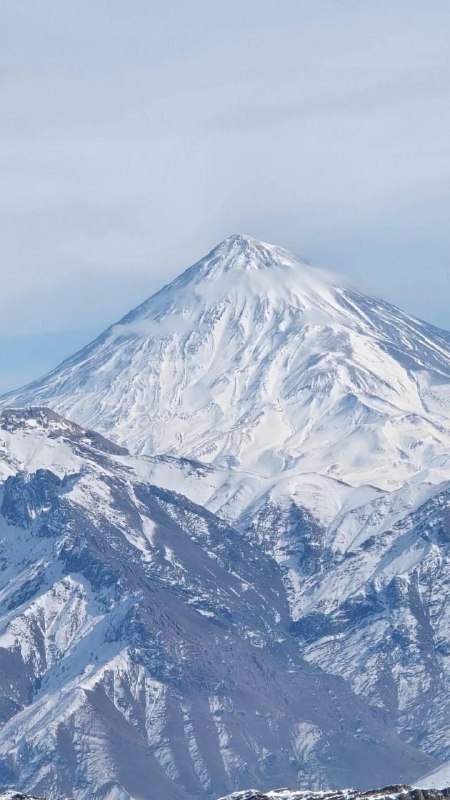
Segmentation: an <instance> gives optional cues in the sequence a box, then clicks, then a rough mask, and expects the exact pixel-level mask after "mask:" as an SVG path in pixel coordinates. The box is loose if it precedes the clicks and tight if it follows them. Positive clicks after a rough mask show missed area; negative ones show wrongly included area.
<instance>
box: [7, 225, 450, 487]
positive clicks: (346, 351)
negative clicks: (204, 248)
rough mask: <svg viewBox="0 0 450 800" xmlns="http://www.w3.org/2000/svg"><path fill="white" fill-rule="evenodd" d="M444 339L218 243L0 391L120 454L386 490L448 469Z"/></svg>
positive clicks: (303, 269) (449, 395)
mask: <svg viewBox="0 0 450 800" xmlns="http://www.w3.org/2000/svg"><path fill="white" fill-rule="evenodd" d="M449 347H450V335H449V334H448V333H446V332H444V331H439V330H437V329H435V328H433V327H431V326H428V325H426V324H424V323H422V322H420V321H418V320H415V319H413V318H410V317H408V316H406V315H405V314H402V312H400V311H399V310H398V309H396V308H394V307H393V306H391V305H389V304H387V303H385V302H383V301H381V300H373V299H371V298H368V297H366V296H364V295H362V294H360V293H358V292H357V291H355V290H354V289H352V288H351V287H349V286H346V285H345V284H343V282H342V281H341V280H339V279H337V278H335V277H334V276H332V275H329V274H328V273H326V272H324V271H322V270H320V269H317V268H314V267H311V266H310V265H308V264H306V263H304V262H302V261H300V260H299V259H298V258H296V257H295V256H293V255H292V254H290V253H288V252H287V251H285V250H283V249H281V248H278V247H274V246H272V245H268V244H264V243H262V242H258V241H257V240H255V239H252V238H250V237H245V236H232V237H230V238H229V239H227V240H225V241H224V242H222V243H221V244H220V245H219V246H218V247H216V248H215V249H214V250H213V251H212V252H211V253H210V254H209V255H207V256H206V257H205V258H204V259H202V260H201V261H199V262H198V263H197V264H195V265H194V266H193V267H191V268H190V269H188V270H187V271H186V272H185V273H183V274H182V275H181V276H180V277H179V278H177V279H176V280H175V281H174V282H173V283H171V284H170V285H169V286H166V287H165V288H164V289H162V290H161V291H160V292H158V293H157V294H155V295H154V296H153V297H151V298H150V299H149V300H147V301H146V302H145V303H143V304H142V305H141V306H139V307H138V308H137V309H135V310H134V311H132V312H131V313H130V314H128V315H127V316H126V317H124V318H123V319H122V320H121V321H120V322H119V323H118V324H116V325H113V326H112V327H111V328H110V329H108V330H107V331H106V332H105V333H104V334H102V336H100V337H99V339H97V340H96V341H95V342H93V343H92V344H91V345H89V346H88V347H86V348H85V349H84V350H82V351H81V352H80V353H78V354H76V355H75V356H74V357H73V358H70V359H69V360H68V361H66V362H64V363H63V364H62V365H61V366H60V367H58V368H57V369H56V370H55V371H54V372H53V373H51V374H50V375H48V376H46V377H45V378H43V379H42V380H40V381H37V382H35V383H34V384H31V385H30V386H28V387H25V389H23V390H21V391H19V392H16V393H13V394H11V395H9V396H8V397H7V398H6V399H5V400H4V402H7V403H8V404H10V405H12V404H14V405H21V406H23V405H27V404H36V403H38V404H42V405H47V406H50V407H51V408H54V409H56V410H57V411H59V412H61V413H63V414H64V415H65V416H68V417H69V418H71V419H74V420H75V421H77V422H79V423H82V424H85V425H87V426H89V427H91V428H94V429H96V430H101V431H107V432H108V435H110V436H112V437H113V438H114V440H115V441H117V442H119V443H122V444H126V446H127V447H129V448H130V449H132V450H133V451H135V452H140V453H145V454H153V453H167V454H175V455H177V456H180V455H182V456H188V457H190V458H194V459H198V460H200V461H203V462H209V463H212V464H214V465H216V466H225V465H227V466H233V467H239V468H240V469H243V470H245V471H248V472H251V473H253V474H255V475H257V476H260V477H268V476H270V477H273V476H276V475H280V474H283V473H285V472H286V471H289V470H291V471H292V470H295V471H296V472H300V473H301V472H316V473H320V474H321V475H324V476H330V477H334V478H337V479H339V480H345V481H347V482H349V483H351V484H358V485H360V484H363V483H371V484H373V485H376V486H378V487H382V488H395V487H397V486H400V485H401V484H402V483H403V482H404V481H405V480H407V479H408V478H410V477H411V476H413V475H417V474H419V473H423V474H424V478H425V473H426V474H427V475H428V477H429V478H430V480H432V481H433V482H436V481H438V480H441V479H442V477H443V475H444V473H445V471H447V474H448V470H449V468H450V467H449V465H450V459H449V455H448V453H449V451H450V433H449V426H448V416H449V414H450V391H449V379H450V354H449Z"/></svg>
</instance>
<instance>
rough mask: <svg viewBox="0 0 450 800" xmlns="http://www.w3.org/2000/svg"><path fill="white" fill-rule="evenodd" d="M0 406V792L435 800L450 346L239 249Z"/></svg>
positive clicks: (444, 712)
mask: <svg viewBox="0 0 450 800" xmlns="http://www.w3.org/2000/svg"><path fill="white" fill-rule="evenodd" d="M1 402H2V404H3V406H4V408H5V410H4V411H3V412H0V440H1V441H0V481H1V484H0V491H1V496H0V503H1V516H0V532H1V543H2V548H3V553H2V559H3V560H2V569H3V576H4V580H3V582H2V587H3V588H2V589H1V591H0V624H1V628H0V659H1V665H2V666H0V678H1V679H2V681H3V689H2V692H3V693H2V695H1V697H0V716H1V719H2V720H3V723H2V725H3V727H2V728H1V729H0V787H1V786H3V787H4V788H5V789H6V788H8V787H10V786H18V785H19V786H21V787H22V788H24V789H25V788H26V789H27V790H30V791H33V792H36V793H39V794H47V795H48V794H49V793H50V794H51V796H52V798H53V797H54V796H57V795H58V794H59V795H61V796H63V795H64V796H71V795H75V796H76V798H78V797H80V798H83V800H85V799H86V800H87V798H88V797H98V798H105V800H106V799H107V800H127V798H130V797H133V798H134V797H139V798H140V797H143V798H145V799H146V800H147V798H148V800H153V798H155V799H156V798H160V797H164V798H167V800H171V798H173V800H178V799H179V800H194V798H196V800H203V798H205V800H206V798H214V797H217V796H218V795H220V794H222V795H225V794H227V792H228V793H229V792H232V791H235V790H238V789H239V788H242V787H243V786H249V785H250V786H251V785H256V786H260V787H261V788H262V789H265V788H266V789H270V788H271V787H273V786H276V785H286V784H290V785H292V786H299V787H300V789H314V788H316V789H323V788H327V787H333V786H339V785H340V786H343V785H347V786H348V785H356V786H357V787H359V788H365V789H370V788H371V787H373V786H377V785H378V786H380V785H386V784H387V783H394V782H395V783H399V782H403V783H404V782H411V781H414V782H415V783H417V782H419V783H421V784H422V785H424V786H427V785H429V786H436V787H438V788H439V786H440V785H443V783H441V784H440V781H441V782H443V781H444V780H446V779H445V777H444V776H446V775H447V771H446V769H447V768H446V767H445V763H446V762H449V761H450V723H449V720H450V677H449V676H450V669H449V667H450V663H449V661H450V605H449V603H448V585H449V582H450V566H449V565H450V430H449V422H448V420H449V418H450V334H449V333H447V332H445V331H442V330H438V329H436V328H434V327H432V326H430V325H427V324H425V323H423V322H421V321H419V320H416V319H414V318H412V317H409V316H407V315H405V314H403V313H402V312H401V311H399V310H398V309H397V308H395V307H394V306H392V305H389V304H388V303H386V302H384V301H382V300H380V299H372V298H370V297H367V296H366V295H364V294H362V293H360V292H359V291H357V290H356V289H355V288H353V287H351V286H350V285H349V284H348V283H346V282H345V281H342V280H341V279H339V278H337V277H336V276H333V275H331V274H329V273H327V272H324V271H322V270H320V269H318V268H315V267H312V266H310V265H309V264H307V263H305V262H303V261H301V260H299V259H298V258H296V257H295V256H293V255H292V254H290V253H288V252H287V251H285V250H282V249H281V248H278V247H274V246H272V245H268V244H265V243H262V242H259V241H257V240H255V239H252V238H251V237H246V236H232V237H230V238H229V239H227V240H225V241H224V242H222V243H221V244H220V245H218V246H217V247H216V248H215V249H214V250H213V251H212V252H211V253H210V254H208V255H207V256H206V257H205V258H204V259H202V260H201V261H200V262H198V263H197V264H195V265H194V266H193V267H191V268H190V269H188V270H187V271H186V272H184V273H183V274H182V275H181V276H180V277H179V278H177V279H176V280H175V281H173V282H172V283H171V284H170V285H168V286H166V287H164V288H163V289H162V290H161V291H160V292H158V293H157V294H156V295H154V296H153V297H151V298H150V299H149V300H147V301H145V302H144V303H143V304H142V305H141V306H139V307H138V308H137V309H135V310H134V311H132V312H130V314H128V315H127V316H126V317H124V318H123V319H122V320H121V321H120V322H118V323H117V324H115V325H113V326H112V327H111V328H109V329H108V330H107V331H105V333H104V334H102V335H101V336H100V337H99V338H98V339H97V340H96V341H95V342H93V343H92V344H90V345H88V346H87V347H86V348H85V349H84V350H82V351H81V352H80V353H77V354H76V355H75V356H73V357H72V358H70V359H68V360H67V361H65V362H64V363H63V364H61V365H60V366H59V367H58V368H57V369H56V370H54V371H53V372H52V373H51V374H50V375H48V376H46V377H44V378H42V379H41V380H39V381H36V382H34V383H33V384H31V385H29V386H27V387H25V388H24V389H22V390H19V391H17V392H14V393H11V394H9V395H7V396H6V397H4V398H3V399H2V401H1ZM7 407H9V408H7ZM12 407H14V408H15V409H16V410H14V409H12ZM21 409H22V410H21ZM50 409H52V410H50ZM68 420H72V421H70V422H69V421H68ZM80 425H82V426H84V427H79V426H80ZM89 430H96V431H99V433H92V432H89ZM104 437H106V438H104ZM424 775H425V776H430V777H429V780H430V781H432V782H430V783H427V780H428V779H427V778H425V779H423V780H422V781H421V780H420V779H421V776H424ZM149 776H150V779H149ZM397 788H398V787H397ZM244 796H245V797H247V795H245V794H244V795H236V797H239V798H242V797H244ZM257 796H258V795H257V794H256V795H255V797H257ZM268 796H269V797H274V798H275V797H278V796H279V797H291V796H292V797H296V795H295V793H291V794H290V795H287V794H285V795H283V794H278V795H277V794H276V793H273V794H269V795H268ZM248 797H253V795H251V794H249V795H248ZM261 797H264V795H261Z"/></svg>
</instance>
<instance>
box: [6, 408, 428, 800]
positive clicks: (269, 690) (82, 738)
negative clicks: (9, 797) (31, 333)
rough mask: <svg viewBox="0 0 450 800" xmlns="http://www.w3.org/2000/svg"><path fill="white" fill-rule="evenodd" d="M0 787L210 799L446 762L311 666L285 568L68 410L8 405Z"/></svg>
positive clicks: (385, 776) (411, 771)
mask: <svg viewBox="0 0 450 800" xmlns="http://www.w3.org/2000/svg"><path fill="white" fill-rule="evenodd" d="M0 440H1V445H2V451H1V458H0V464H1V474H2V482H1V484H0V570H1V576H2V581H1V588H0V720H1V728H0V789H1V788H3V789H5V790H6V789H7V788H8V787H10V786H18V785H20V786H23V787H27V790H28V791H32V792H33V793H36V794H42V795H48V796H50V797H55V796H67V797H71V796H75V797H76V798H80V800H91V798H92V797H97V798H105V800H128V798H131V797H133V798H136V797H141V798H144V800H156V798H158V800H159V798H161V797H164V798H165V800H194V798H195V800H203V799H204V800H206V798H211V797H214V796H218V795H220V794H223V793H224V792H225V793H226V792H230V791H232V790H234V789H237V788H238V787H239V786H242V785H246V784H247V785H248V783H250V784H252V783H257V784H259V785H261V786H271V785H276V784H279V783H281V782H282V781H283V779H284V781H286V779H288V780H289V781H290V782H292V783H295V784H297V785H300V786H301V785H304V786H310V785H312V786H321V785H336V784H348V783H349V782H351V783H354V784H355V783H356V784H357V785H360V786H369V785H373V784H377V783H378V784H379V783H380V782H385V781H386V780H392V779H393V778H394V777H396V776H398V775H401V777H402V778H403V779H404V780H414V779H415V778H417V777H418V776H419V775H421V774H423V773H425V772H427V771H431V770H432V769H433V768H434V767H435V766H437V764H438V762H437V761H436V760H435V759H433V758H431V757H429V756H427V755H425V754H424V753H422V752H420V751H419V750H417V748H413V747H411V746H409V745H408V744H406V743H404V742H403V741H402V740H401V739H400V738H399V737H398V736H397V734H396V732H395V730H394V728H393V726H390V725H389V724H386V722H385V720H382V719H381V718H380V717H379V715H377V714H376V713H374V712H373V711H372V710H371V709H370V708H369V707H368V705H367V703H366V702H365V701H364V699H362V698H358V697H357V696H356V695H355V694H354V693H353V692H352V691H351V689H349V687H348V686H347V685H346V683H345V682H344V681H343V680H342V679H340V678H338V677H333V676H331V675H328V674H327V673H326V672H323V671H321V670H319V669H318V668H317V667H316V666H315V665H313V664H308V662H307V661H305V660H304V659H303V657H302V653H301V648H300V647H299V643H298V638H297V636H296V635H295V634H293V633H292V632H291V627H290V626H291V619H290V615H289V608H288V603H287V598H286V595H285V590H284V585H283V581H282V578H281V573H280V570H279V567H278V566H277V564H276V562H275V561H274V560H273V559H272V558H271V557H269V556H266V555H265V554H264V552H263V551H262V550H261V549H260V548H259V547H257V545H256V544H253V543H252V542H251V541H249V540H247V539H246V538H245V537H243V536H242V535H241V534H240V533H239V532H237V531H236V530H234V529H233V528H232V527H230V526H229V525H227V524H226V523H224V522H223V521H221V520H220V519H219V518H218V517H217V516H215V515H214V514H212V513H210V512H208V511H205V510H204V509H203V508H202V507H200V506H198V505H195V504H194V503H192V502H191V501H189V500H187V499H186V498H185V497H183V496H182V495H179V494H176V493H174V492H173V491H169V490H167V489H162V488H157V487H156V486H152V485H151V484H150V483H149V482H145V481H142V480H141V479H140V477H139V476H138V475H137V474H136V471H135V469H134V468H133V463H134V462H135V459H134V458H131V457H129V456H128V455H126V454H125V453H124V452H123V451H121V450H120V449H119V448H117V446H116V445H112V444H110V443H109V442H108V441H107V440H105V439H103V438H102V437H100V436H98V435H96V434H92V433H89V432H87V431H85V430H83V429H81V428H79V427H78V426H77V425H75V424H74V423H69V422H67V421H66V420H64V419H62V418H60V417H59V416H58V415H56V414H55V413H54V412H52V411H48V410H45V409H28V410H25V411H9V410H5V411H3V412H1V414H0Z"/></svg>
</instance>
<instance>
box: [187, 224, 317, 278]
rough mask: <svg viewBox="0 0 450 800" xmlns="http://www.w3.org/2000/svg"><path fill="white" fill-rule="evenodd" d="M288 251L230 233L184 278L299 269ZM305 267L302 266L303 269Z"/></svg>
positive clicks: (247, 236)
mask: <svg viewBox="0 0 450 800" xmlns="http://www.w3.org/2000/svg"><path fill="white" fill-rule="evenodd" d="M301 264H303V262H302V261H301V260H300V259H298V258H297V257H296V256H295V255H293V254H292V253H289V251H288V250H284V249H283V248H282V247H277V246H276V245H274V244H269V243H268V242H263V241H261V240H259V239H256V238H255V237H254V236H249V235H248V234H242V233H234V234H232V235H231V236H228V237H227V238H226V239H223V241H221V242H219V244H218V245H216V246H215V247H214V248H213V249H212V250H211V251H210V252H209V253H208V254H207V255H206V256H204V257H203V258H202V259H200V261H197V263H196V264H194V266H193V267H191V268H190V269H188V270H186V272H184V273H183V274H182V275H181V276H180V278H179V279H178V280H180V281H183V279H184V278H185V277H189V278H192V277H193V276H195V277H197V278H215V277H218V276H219V275H221V274H226V273H235V274H237V273H245V272H256V271H265V270H267V269H273V268H274V267H275V268H276V267H283V266H284V267H287V266H291V267H292V266H294V265H297V266H298V265H301ZM305 266H306V265H305Z"/></svg>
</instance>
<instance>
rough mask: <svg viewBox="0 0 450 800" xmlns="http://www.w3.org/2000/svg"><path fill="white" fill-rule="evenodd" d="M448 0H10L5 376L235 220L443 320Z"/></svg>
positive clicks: (0, 110)
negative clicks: (62, 0) (425, 1)
mask: <svg viewBox="0 0 450 800" xmlns="http://www.w3.org/2000/svg"><path fill="white" fill-rule="evenodd" d="M449 38H450V2H449V0H442V1H441V0H430V1H429V2H427V3H424V2H423V0H270V1H269V0H220V1H219V0H172V2H171V1H170V0H164V2H163V1H162V0H161V1H160V0H128V2H123V0H95V2H92V0H64V2H63V3H61V2H60V0H2V2H1V3H0V92H1V97H0V171H1V176H2V180H1V184H0V212H1V213H0V241H1V262H0V271H1V275H0V277H1V281H0V287H1V291H0V389H5V390H6V389H8V388H13V386H15V385H18V384H20V383H23V382H24V381H25V380H28V379H31V378H32V377H36V376H37V375H39V374H40V373H41V372H43V371H45V370H47V369H49V368H50V367H52V366H54V365H55V364H56V363H57V362H58V361H59V360H60V359H61V358H63V357H64V356H66V355H69V354H70V353H71V352H72V351H73V350H74V349H76V348H78V347H79V346H81V345H82V344H84V343H86V342H87V341H88V340H89V339H90V338H92V336H94V335H95V334H96V333H97V332H99V331H100V330H101V329H102V328H103V327H105V326H106V325H107V324H109V323H110V322H113V321H114V320H116V319H117V318H118V317H120V316H121V315H122V314H123V313H124V312H126V311H127V310H128V309H129V308H131V307H132V306H133V305H135V304H137V303H138V302H140V301H142V300H143V299H144V298H145V297H146V296H148V295H149V294H151V293H152V292H153V291H154V290H155V289H157V288H159V286H160V285H161V283H164V282H166V281H167V280H168V279H169V278H171V277H173V276H175V275H176V274H177V273H178V272H179V271H181V270H182V269H183V268H184V267H186V266H188V265H189V264H190V263H192V262H193V261H195V260H196V259H197V258H198V257H200V256H201V255H203V254H204V253H205V252H206V251H207V250H209V249H210V248H211V247H212V246H213V245H214V244H215V243H216V242H217V241H219V240H220V239H222V238H224V237H225V236H227V235H229V234H230V233H233V232H243V233H250V234H253V235H254V236H257V237H259V238H261V239H266V240H268V241H273V242H275V243H277V244H281V245H284V246H286V247H289V248H291V249H293V250H295V251H296V252H298V253H300V254H301V255H304V256H305V257H307V258H309V259H311V260H313V261H317V262H319V263H322V264H325V265H327V266H329V267H331V268H333V269H335V270H337V271H341V272H343V273H346V274H348V275H350V276H352V277H353V278H354V279H356V280H357V281H359V282H360V283H361V284H362V286H363V287H365V288H367V289H369V290H372V291H374V292H376V293H379V294H382V295H383V296H384V297H386V298H387V299H388V300H391V301H393V302H394V303H396V304H398V305H400V306H402V307H403V308H404V309H405V310H407V311H409V312H411V313H414V314H416V315H418V316H420V317H422V318H425V319H427V320H429V321H431V322H434V323H435V324H437V325H441V326H443V327H447V328H450V311H449V298H450V225H449V218H450V48H449V47H448V42H449Z"/></svg>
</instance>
